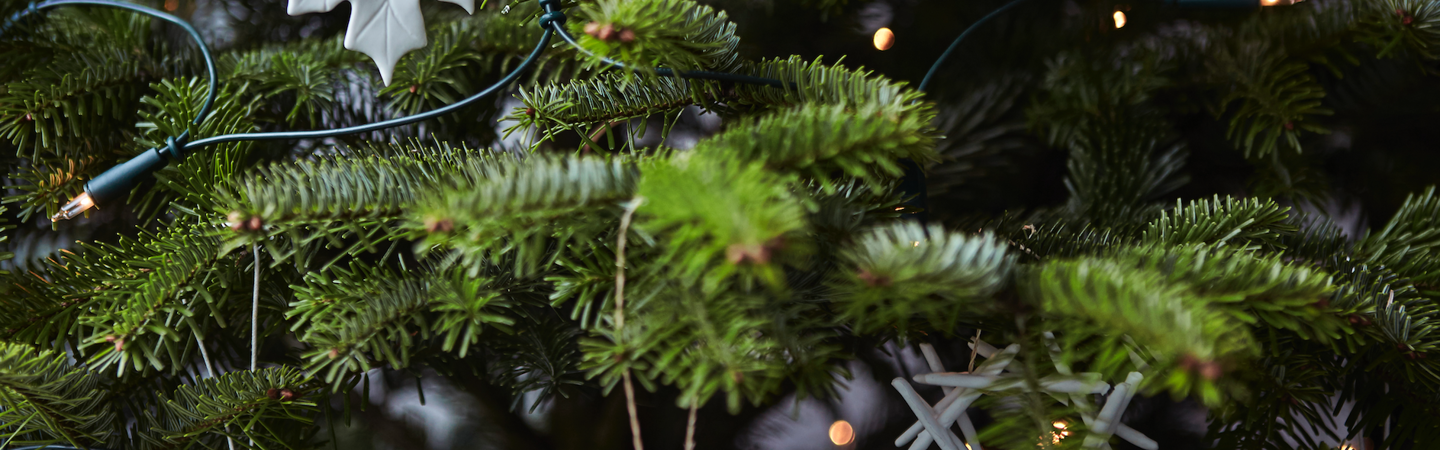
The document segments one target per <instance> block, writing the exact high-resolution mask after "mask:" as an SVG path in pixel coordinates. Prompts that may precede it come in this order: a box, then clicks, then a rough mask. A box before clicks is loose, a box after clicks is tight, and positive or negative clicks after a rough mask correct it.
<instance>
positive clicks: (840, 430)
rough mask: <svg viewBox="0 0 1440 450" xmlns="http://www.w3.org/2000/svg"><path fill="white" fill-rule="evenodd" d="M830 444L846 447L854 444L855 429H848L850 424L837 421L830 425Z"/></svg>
mask: <svg viewBox="0 0 1440 450" xmlns="http://www.w3.org/2000/svg"><path fill="white" fill-rule="evenodd" d="M830 442H832V443H834V444H835V445H846V444H849V443H851V442H855V429H854V428H851V427H850V422H846V421H844V420H837V421H835V423H832V424H830Z"/></svg>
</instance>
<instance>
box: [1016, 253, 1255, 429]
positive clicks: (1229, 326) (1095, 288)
mask: <svg viewBox="0 0 1440 450" xmlns="http://www.w3.org/2000/svg"><path fill="white" fill-rule="evenodd" d="M1018 278H1019V279H1018V280H1017V286H1018V287H1019V291H1020V296H1021V298H1023V299H1025V300H1026V301H1028V302H1031V303H1033V304H1035V305H1038V306H1039V307H1040V308H1041V310H1042V311H1044V312H1045V313H1046V314H1047V315H1049V316H1052V317H1056V318H1059V317H1069V318H1075V319H1082V320H1085V321H1089V322H1090V323H1092V324H1093V326H1094V327H1096V330H1103V332H1100V333H1097V334H1106V335H1116V334H1121V333H1123V334H1125V335H1128V336H1130V337H1132V338H1134V339H1135V341H1137V342H1141V343H1143V346H1144V347H1145V348H1147V349H1150V350H1151V351H1152V352H1153V353H1154V354H1155V356H1156V357H1157V358H1160V361H1159V362H1160V366H1161V367H1168V366H1169V365H1170V364H1174V363H1177V362H1180V361H1192V362H1191V363H1190V366H1191V367H1192V368H1193V367H1194V366H1195V365H1196V363H1199V364H1202V365H1208V364H1213V361H1216V360H1217V359H1221V358H1233V357H1245V356H1249V355H1251V354H1253V352H1254V350H1255V343H1254V341H1253V339H1252V338H1251V337H1250V333H1249V332H1248V330H1246V329H1245V328H1244V327H1242V326H1240V325H1239V324H1238V323H1236V322H1235V321H1233V320H1231V319H1230V317H1229V315H1227V314H1221V313H1220V312H1219V311H1216V310H1213V309H1212V308H1211V307H1210V302H1208V301H1207V300H1206V299H1205V298H1203V297H1201V296H1198V295H1195V294H1193V293H1190V292H1188V291H1187V289H1186V288H1187V286H1185V285H1184V284H1171V283H1169V282H1168V281H1167V280H1166V279H1165V275H1164V274H1162V273H1159V272H1156V271H1151V270H1143V269H1136V268H1132V267H1128V266H1127V265H1125V264H1123V263H1118V262H1115V261H1112V260H1106V259H1096V258H1081V259H1077V260H1061V261H1047V262H1045V263H1044V264H1042V265H1040V266H1038V267H1035V268H1030V269H1027V270H1023V271H1021V273H1020V274H1019V277H1018ZM1201 372H1203V370H1202V371H1201ZM1204 378H1209V377H1208V376H1207V377H1202V374H1196V373H1187V372H1182V371H1175V372H1172V374H1171V377H1170V379H1169V380H1168V381H1167V382H1166V383H1165V388H1166V389H1168V390H1170V391H1171V392H1173V393H1175V394H1176V395H1188V394H1190V393H1191V392H1192V391H1198V393H1200V394H1201V395H1202V398H1203V400H1204V401H1205V402H1206V403H1216V402H1218V401H1219V400H1220V398H1219V396H1218V392H1216V391H1215V390H1214V387H1213V384H1211V383H1210V382H1208V381H1207V380H1205V379H1204Z"/></svg>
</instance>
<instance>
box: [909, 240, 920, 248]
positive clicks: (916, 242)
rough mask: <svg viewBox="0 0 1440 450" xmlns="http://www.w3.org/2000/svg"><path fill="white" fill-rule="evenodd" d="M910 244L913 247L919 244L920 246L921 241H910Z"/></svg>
mask: <svg viewBox="0 0 1440 450" xmlns="http://www.w3.org/2000/svg"><path fill="white" fill-rule="evenodd" d="M910 246H911V247H919V246H920V241H910Z"/></svg>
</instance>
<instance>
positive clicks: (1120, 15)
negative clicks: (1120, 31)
mask: <svg viewBox="0 0 1440 450" xmlns="http://www.w3.org/2000/svg"><path fill="white" fill-rule="evenodd" d="M1261 1H1270V0H1261ZM1124 26H1125V12H1124V11H1115V28H1123V27H1124Z"/></svg>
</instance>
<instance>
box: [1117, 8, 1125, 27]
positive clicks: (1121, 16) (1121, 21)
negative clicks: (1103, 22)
mask: <svg viewBox="0 0 1440 450" xmlns="http://www.w3.org/2000/svg"><path fill="white" fill-rule="evenodd" d="M1124 27H1125V12H1124V11H1115V28H1124Z"/></svg>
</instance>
